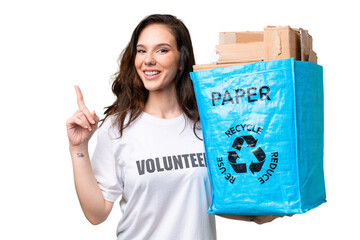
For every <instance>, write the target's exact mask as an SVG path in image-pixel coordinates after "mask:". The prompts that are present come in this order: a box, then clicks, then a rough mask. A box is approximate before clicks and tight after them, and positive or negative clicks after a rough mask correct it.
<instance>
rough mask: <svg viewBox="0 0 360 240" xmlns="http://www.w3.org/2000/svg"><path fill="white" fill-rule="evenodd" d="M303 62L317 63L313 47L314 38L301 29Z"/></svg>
mask: <svg viewBox="0 0 360 240" xmlns="http://www.w3.org/2000/svg"><path fill="white" fill-rule="evenodd" d="M299 33H300V50H301V61H308V62H313V63H317V56H316V53H315V52H314V51H313V47H312V37H311V35H310V34H309V33H308V31H307V30H304V29H302V28H299Z"/></svg>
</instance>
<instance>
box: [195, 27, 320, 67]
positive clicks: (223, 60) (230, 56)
mask: <svg viewBox="0 0 360 240" xmlns="http://www.w3.org/2000/svg"><path fill="white" fill-rule="evenodd" d="M216 53H217V54H219V61H218V62H217V63H215V64H201V65H194V71H201V70H207V69H212V68H216V67H227V66H234V65H240V64H247V63H253V62H258V61H270V60H278V59H286V58H292V57H293V58H295V60H300V61H308V62H313V63H317V56H316V53H315V52H314V51H313V49H312V37H311V35H310V34H309V33H308V31H307V30H304V29H302V28H298V29H296V28H291V27H289V26H285V27H274V26H268V27H265V28H264V31H258V32H255V31H251V32H221V33H220V35H219V45H217V46H216Z"/></svg>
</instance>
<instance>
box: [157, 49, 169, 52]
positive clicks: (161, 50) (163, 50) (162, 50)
mask: <svg viewBox="0 0 360 240" xmlns="http://www.w3.org/2000/svg"><path fill="white" fill-rule="evenodd" d="M168 51H169V50H167V49H163V48H161V49H159V51H158V52H160V53H167V52H168Z"/></svg>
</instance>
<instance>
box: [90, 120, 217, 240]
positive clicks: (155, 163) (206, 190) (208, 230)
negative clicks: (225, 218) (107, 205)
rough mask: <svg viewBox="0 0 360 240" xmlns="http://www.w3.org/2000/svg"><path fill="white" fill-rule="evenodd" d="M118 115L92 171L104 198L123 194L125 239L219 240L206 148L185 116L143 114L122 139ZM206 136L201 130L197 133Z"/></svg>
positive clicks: (101, 138)
mask: <svg viewBox="0 0 360 240" xmlns="http://www.w3.org/2000/svg"><path fill="white" fill-rule="evenodd" d="M113 119H115V118H114V117H109V118H107V120H106V121H105V122H104V124H103V125H102V126H101V128H100V129H99V132H98V142H97V145H96V148H95V151H94V154H93V156H92V167H93V171H94V174H95V177H96V179H97V181H98V184H99V186H100V189H101V191H102V193H103V195H104V199H106V200H108V201H111V202H114V201H115V200H116V199H117V198H119V197H120V195H122V198H121V201H120V208H121V211H122V213H123V215H122V218H121V219H120V222H119V224H118V227H117V235H118V240H119V239H126V240H128V239H134V240H136V239H141V240H143V239H156V240H161V239H164V240H165V239H166V240H176V239H179V240H180V239H181V240H208V239H216V232H215V218H214V215H211V214H207V210H208V207H209V205H210V201H211V189H210V181H209V179H208V175H207V168H206V163H205V154H204V145H203V142H202V141H201V140H199V139H198V138H197V137H196V136H195V134H194V132H193V123H192V122H191V121H190V120H189V119H188V118H187V117H185V115H184V114H183V115H180V116H179V117H177V118H174V119H161V118H157V117H154V116H152V115H150V114H147V113H142V114H141V115H140V116H139V117H138V118H137V119H136V120H135V121H134V122H133V123H132V124H131V125H130V126H129V127H128V128H126V129H125V130H124V131H123V135H122V137H121V138H119V133H118V130H117V128H116V127H113V126H112V121H113ZM197 134H198V136H200V137H202V133H201V131H197Z"/></svg>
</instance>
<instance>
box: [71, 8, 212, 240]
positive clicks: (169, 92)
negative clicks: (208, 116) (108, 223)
mask: <svg viewBox="0 0 360 240" xmlns="http://www.w3.org/2000/svg"><path fill="white" fill-rule="evenodd" d="M194 64H195V60H194V55H193V49H192V43H191V39H190V35H189V32H188V30H187V28H186V27H185V25H184V24H183V23H182V22H181V21H180V20H178V19H177V18H175V17H173V16H170V15H151V16H148V17H147V18H145V19H144V20H142V21H141V22H140V23H139V25H138V26H137V27H136V28H135V30H134V32H133V34H132V37H131V40H130V42H129V44H128V46H127V47H126V49H125V50H124V52H123V54H122V57H121V62H120V70H119V72H118V73H117V76H116V78H115V80H114V82H113V85H112V90H113V93H114V94H115V95H116V97H117V99H116V100H115V102H114V103H113V104H112V105H111V106H109V107H107V109H106V111H105V118H104V121H103V123H102V125H101V127H100V129H99V132H98V142H97V146H96V149H95V152H94V154H93V156H92V161H91V164H90V160H89V153H88V141H89V139H90V138H91V136H92V135H93V133H94V131H95V130H96V129H97V124H98V122H99V118H98V116H97V115H96V114H95V112H92V113H90V111H89V110H88V108H87V107H86V106H85V104H84V100H83V97H82V94H81V91H80V89H79V88H78V87H75V89H76V93H77V101H78V106H79V109H78V111H77V112H76V113H75V114H74V115H73V116H72V117H71V118H70V119H68V121H67V132H68V138H69V145H70V153H71V157H72V162H73V168H74V178H75V187H76V191H77V194H78V198H79V201H80V204H81V207H82V210H83V212H84V214H85V216H86V217H87V219H88V220H89V221H90V222H91V223H92V224H99V223H101V222H103V221H104V220H105V219H106V218H107V216H108V215H109V213H110V211H111V209H112V206H113V202H114V201H115V200H116V199H117V198H118V197H119V196H120V195H122V198H121V201H120V207H121V210H122V213H123V215H122V218H121V220H120V222H119V224H118V228H117V235H118V239H215V238H216V233H215V220H214V216H213V215H210V214H207V209H208V207H209V204H210V201H211V194H210V183H209V179H208V176H207V169H206V163H205V157H204V156H205V155H204V147H203V142H202V141H201V136H202V135H201V130H200V129H199V126H198V123H199V114H198V110H197V105H196V101H195V95H194V90H193V87H192V82H191V80H190V76H189V72H190V71H192V66H193V65H194Z"/></svg>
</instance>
